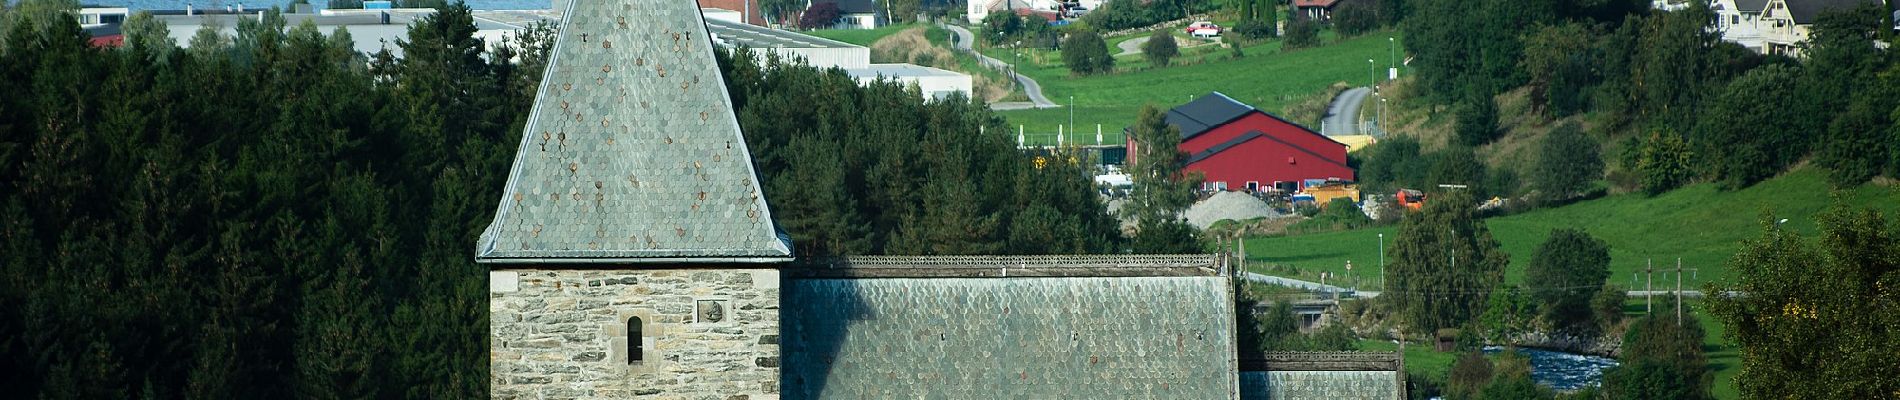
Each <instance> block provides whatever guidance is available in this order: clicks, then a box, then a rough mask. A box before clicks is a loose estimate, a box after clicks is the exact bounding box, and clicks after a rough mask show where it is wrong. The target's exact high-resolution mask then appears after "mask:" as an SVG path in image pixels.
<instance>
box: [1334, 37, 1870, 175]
mask: <svg viewBox="0 0 1900 400" xmlns="http://www.w3.org/2000/svg"><path fill="white" fill-rule="evenodd" d="M1387 1H1388V2H1402V4H1403V6H1402V7H1396V8H1388V7H1380V9H1381V10H1382V11H1384V10H1388V9H1391V10H1397V11H1396V12H1397V13H1400V14H1401V15H1400V16H1398V17H1397V18H1381V20H1397V21H1401V22H1399V23H1397V26H1399V27H1400V28H1401V29H1403V30H1404V32H1405V34H1406V37H1407V40H1406V41H1405V44H1404V46H1405V48H1406V53H1407V54H1410V55H1412V56H1413V57H1415V59H1414V60H1413V62H1412V63H1411V67H1412V69H1413V70H1415V71H1416V79H1417V82H1416V83H1417V85H1415V86H1417V87H1418V92H1419V94H1420V95H1421V96H1422V98H1424V99H1425V100H1426V101H1425V102H1426V103H1428V104H1431V105H1432V107H1433V109H1434V110H1438V111H1441V112H1442V113H1443V115H1447V116H1450V117H1451V118H1450V121H1449V123H1450V124H1451V125H1453V126H1452V129H1451V131H1452V134H1451V135H1450V136H1451V138H1450V140H1448V142H1449V143H1448V145H1446V146H1444V147H1443V148H1442V149H1440V150H1436V151H1430V152H1423V153H1421V151H1420V150H1419V144H1418V143H1417V142H1416V141H1412V140H1403V139H1402V140H1393V141H1387V143H1384V144H1381V145H1378V146H1373V148H1371V149H1369V150H1367V151H1365V152H1362V153H1365V154H1363V155H1361V156H1360V157H1361V158H1362V160H1363V162H1362V164H1361V167H1362V171H1363V172H1364V174H1363V175H1364V176H1363V179H1362V180H1363V181H1366V182H1368V183H1371V184H1373V185H1375V186H1379V185H1389V186H1405V187H1429V186H1432V185H1434V184H1438V183H1462V184H1469V185H1472V187H1473V188H1474V190H1475V191H1476V192H1477V193H1479V194H1481V195H1483V196H1506V197H1511V196H1519V195H1524V194H1535V195H1536V196H1535V197H1540V198H1542V199H1544V200H1549V201H1563V200H1567V199H1570V198H1573V197H1575V196H1579V195H1584V194H1585V192H1589V191H1591V190H1592V188H1590V186H1591V184H1592V183H1593V181H1595V180H1596V179H1598V178H1602V179H1604V181H1605V184H1606V185H1607V186H1608V189H1610V190H1615V191H1642V192H1646V193H1649V194H1657V193H1662V192H1666V191H1669V190H1671V189H1674V188H1677V187H1680V186H1682V185H1684V184H1688V183H1692V182H1699V181H1709V182H1718V183H1720V184H1722V186H1723V187H1725V188H1729V189H1734V188H1741V187H1747V186H1749V185H1752V184H1754V183H1756V182H1760V181H1762V180H1764V179H1767V178H1770V177H1773V176H1775V175H1777V174H1779V173H1781V172H1782V171H1784V170H1786V169H1787V168H1789V167H1792V166H1794V165H1796V164H1800V163H1803V162H1812V163H1813V164H1814V165H1817V166H1819V167H1822V168H1825V169H1826V170H1827V171H1829V174H1828V176H1829V180H1830V181H1831V182H1832V183H1833V184H1835V185H1836V186H1837V187H1852V186H1856V185H1859V184H1861V183H1864V182H1867V181H1869V180H1871V179H1873V178H1874V177H1876V176H1881V175H1885V176H1887V177H1894V176H1896V175H1900V130H1896V128H1895V125H1894V124H1893V121H1894V118H1896V116H1900V114H1896V111H1900V63H1896V61H1897V60H1896V58H1895V55H1894V52H1893V51H1892V50H1890V49H1889V48H1886V47H1884V46H1883V45H1881V44H1880V41H1882V40H1885V41H1887V42H1891V40H1892V31H1891V30H1887V29H1880V28H1881V27H1883V26H1889V25H1891V21H1890V20H1889V16H1888V13H1887V12H1886V10H1885V8H1883V7H1881V6H1880V4H1879V2H1866V3H1861V5H1860V6H1858V7H1844V8H1839V9H1833V10H1830V11H1827V12H1824V13H1822V14H1820V16H1819V17H1818V19H1817V21H1816V22H1815V23H1814V25H1813V35H1812V37H1811V38H1810V39H1809V40H1808V41H1807V42H1806V43H1805V44H1804V45H1803V46H1801V47H1800V48H1799V49H1798V50H1799V51H1800V53H1799V54H1798V55H1795V56H1790V55H1780V54H1768V55H1763V54H1758V53H1756V52H1755V51H1753V50H1750V49H1747V48H1744V47H1742V46H1741V45H1738V44H1735V43H1732V42H1727V41H1724V40H1722V38H1721V31H1720V30H1718V29H1715V26H1714V25H1713V24H1712V22H1713V21H1715V20H1716V14H1715V13H1714V11H1712V10H1711V9H1710V8H1709V7H1708V5H1707V4H1702V3H1701V2H1688V4H1687V5H1686V8H1685V9H1683V10H1678V11H1672V12H1663V11H1657V10H1651V9H1650V8H1649V4H1648V2H1647V1H1637V0H1536V1H1501V0H1500V1H1479V2H1475V3H1473V2H1466V1H1451V0H1387ZM1508 92H1522V93H1527V94H1528V95H1527V97H1528V99H1529V103H1530V105H1529V109H1530V110H1529V112H1530V113H1534V114H1536V115H1535V116H1534V117H1532V118H1530V119H1531V120H1533V121H1536V122H1537V123H1552V122H1555V123H1558V125H1557V126H1558V128H1557V129H1556V130H1558V131H1565V132H1562V133H1561V134H1556V135H1552V136H1554V138H1550V139H1549V140H1548V141H1550V142H1557V143H1541V144H1540V145H1541V147H1539V148H1538V149H1536V150H1533V151H1537V152H1538V153H1539V154H1536V155H1534V156H1533V157H1535V158H1540V159H1557V160H1556V161H1553V162H1550V163H1543V162H1542V161H1541V160H1539V161H1533V163H1541V164H1544V165H1536V166H1532V167H1528V168H1520V169H1513V170H1501V169H1487V165H1484V164H1482V163H1477V162H1475V161H1477V159H1476V158H1475V157H1473V156H1472V154H1471V153H1472V152H1473V151H1474V150H1477V149H1481V148H1483V147H1484V146H1487V145H1489V144H1492V143H1494V142H1495V141H1497V140H1499V139H1500V138H1501V137H1502V136H1505V135H1508V134H1513V133H1514V132H1513V130H1515V129H1517V128H1514V127H1507V126H1504V125H1502V124H1501V123H1500V121H1501V120H1502V119H1503V118H1502V117H1505V116H1500V115H1499V113H1500V109H1499V100H1498V99H1499V98H1501V96H1505V95H1506V93H1508ZM1520 121H1521V119H1520ZM1579 134H1581V136H1582V138H1579ZM1584 138H1587V139H1588V140H1579V139H1584ZM1598 152H1601V156H1600V158H1598V157H1599V156H1598V155H1597V153H1598ZM1579 153H1589V154H1584V155H1585V156H1587V157H1584V158H1583V159H1581V160H1579V159H1576V155H1578V154H1579ZM1566 163H1575V164H1576V165H1582V166H1584V167H1582V168H1569V169H1566V168H1561V166H1562V164H1566ZM1489 167H1496V166H1489ZM1531 192H1540V193H1531ZM1599 193H1600V192H1599Z"/></svg>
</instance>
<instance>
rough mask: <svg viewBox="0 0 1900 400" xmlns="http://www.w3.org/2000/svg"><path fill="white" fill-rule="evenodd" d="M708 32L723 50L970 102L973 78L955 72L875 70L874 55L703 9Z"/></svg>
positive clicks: (894, 66)
mask: <svg viewBox="0 0 1900 400" xmlns="http://www.w3.org/2000/svg"><path fill="white" fill-rule="evenodd" d="M703 14H705V16H706V29H707V30H708V31H709V32H711V33H712V36H713V40H714V41H715V43H718V44H720V45H722V46H745V47H748V48H751V49H752V50H753V51H755V52H757V54H759V55H760V56H765V55H767V54H774V55H777V56H779V57H781V58H786V59H798V60H804V61H805V63H806V64H810V65H811V66H814V67H818V68H838V69H843V70H844V72H845V73H846V74H849V75H851V77H852V78H856V79H857V80H858V82H859V83H861V84H869V83H871V82H874V81H877V80H878V79H885V80H892V81H898V82H903V83H904V84H906V85H915V86H916V87H917V90H918V91H919V92H921V94H922V95H923V96H924V98H926V99H941V98H945V97H948V96H950V94H952V93H962V94H963V95H964V97H966V98H967V97H969V96H970V94H971V93H973V90H972V87H973V86H975V84H974V81H973V80H972V79H971V78H970V75H968V74H963V73H960V72H956V71H949V70H943V69H938V68H931V67H926V66H921V65H912V64H872V63H871V49H868V48H865V47H864V46H859V45H854V44H850V43H845V42H840V41H836V40H831V39H825V38H821V37H817V36H811V35H806V34H801V33H797V32H790V31H783V30H777V29H771V28H763V27H758V26H753V25H748V24H744V23H741V22H739V21H740V18H741V17H742V16H741V15H740V14H739V13H738V12H736V11H727V10H719V9H705V10H703Z"/></svg>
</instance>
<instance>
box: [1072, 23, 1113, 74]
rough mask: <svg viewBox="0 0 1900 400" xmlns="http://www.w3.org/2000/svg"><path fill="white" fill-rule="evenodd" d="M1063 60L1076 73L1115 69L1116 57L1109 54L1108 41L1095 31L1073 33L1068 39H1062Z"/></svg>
mask: <svg viewBox="0 0 1900 400" xmlns="http://www.w3.org/2000/svg"><path fill="white" fill-rule="evenodd" d="M1062 62H1063V63H1065V64H1068V65H1069V72H1073V73H1075V74H1076V75H1090V74H1096V73H1107V72H1110V71H1114V70H1115V57H1113V56H1110V55H1109V52H1108V42H1105V41H1103V40H1102V35H1098V34H1096V33H1095V32H1081V33H1075V34H1071V35H1069V39H1068V40H1064V41H1062Z"/></svg>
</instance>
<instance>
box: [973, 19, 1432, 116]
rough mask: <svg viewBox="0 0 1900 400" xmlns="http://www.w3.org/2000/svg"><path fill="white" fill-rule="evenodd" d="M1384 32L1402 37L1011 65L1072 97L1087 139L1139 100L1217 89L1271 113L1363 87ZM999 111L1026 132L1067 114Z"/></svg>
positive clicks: (1040, 56)
mask: <svg viewBox="0 0 1900 400" xmlns="http://www.w3.org/2000/svg"><path fill="white" fill-rule="evenodd" d="M1388 37H1395V38H1400V39H1403V38H1402V37H1399V33H1398V32H1397V31H1378V32H1373V33H1369V34H1366V35H1364V36H1360V37H1356V38H1351V39H1347V40H1345V41H1340V42H1337V43H1333V42H1332V39H1331V38H1330V37H1328V38H1327V41H1328V42H1329V44H1327V45H1325V46H1322V47H1317V48H1308V49H1300V50H1295V51H1289V52H1281V51H1280V42H1279V41H1278V40H1273V41H1266V42H1264V43H1259V44H1255V45H1252V46H1247V47H1244V48H1243V49H1242V50H1243V51H1244V52H1245V53H1246V56H1245V57H1242V58H1240V59H1238V60H1235V59H1231V58H1230V57H1229V53H1228V50H1227V49H1225V48H1215V47H1214V46H1208V47H1204V48H1200V49H1193V50H1188V49H1184V50H1183V51H1182V53H1183V54H1184V57H1183V58H1182V59H1179V60H1176V63H1177V65H1174V66H1170V67H1167V68H1161V69H1149V68H1147V64H1146V62H1145V61H1142V60H1141V56H1140V55H1139V54H1136V55H1132V56H1124V57H1120V58H1117V60H1116V71H1117V72H1115V73H1113V74H1109V75H1098V76H1088V77H1071V76H1070V75H1069V71H1068V69H1067V67H1065V66H1063V65H1062V60H1061V56H1060V55H1059V54H1056V53H1055V52H1047V51H1044V52H1027V53H1025V54H1023V55H1022V56H1021V60H1022V62H1021V63H1020V64H1019V66H1018V68H1019V69H1020V71H1021V72H1022V73H1023V74H1024V75H1028V76H1029V77H1031V78H1035V79H1036V81H1037V82H1039V83H1041V84H1042V86H1043V91H1044V94H1045V95H1047V96H1048V97H1049V99H1050V100H1052V101H1056V102H1058V103H1064V104H1067V103H1068V102H1069V96H1075V105H1076V109H1075V123H1076V125H1077V126H1080V127H1083V129H1081V130H1082V133H1081V134H1078V135H1076V136H1075V137H1074V138H1076V139H1082V140H1083V141H1084V142H1092V141H1094V140H1095V125H1096V124H1101V125H1102V129H1103V131H1105V132H1107V131H1120V130H1121V128H1122V127H1124V126H1127V125H1128V124H1130V123H1133V122H1134V119H1135V113H1136V111H1138V110H1140V108H1141V105H1142V104H1148V103H1153V104H1155V105H1156V106H1157V107H1163V108H1166V107H1173V106H1175V105H1179V104H1181V103H1185V102H1187V101H1189V100H1192V99H1194V98H1195V97H1199V96H1201V95H1205V94H1207V93H1208V92H1211V91H1217V90H1218V91H1220V92H1222V93H1226V94H1227V95H1229V96H1233V97H1234V98H1235V99H1238V100H1240V101H1243V102H1247V103H1249V104H1252V105H1253V106H1254V107H1257V108H1260V109H1263V110H1269V111H1273V112H1276V113H1277V112H1279V110H1280V109H1281V108H1282V106H1284V105H1285V104H1287V103H1288V102H1292V101H1296V100H1298V99H1300V98H1301V97H1304V96H1306V95H1307V94H1310V93H1313V92H1317V91H1320V90H1324V89H1325V88H1326V87H1327V86H1328V85H1331V84H1333V83H1334V82H1342V81H1343V82H1347V83H1349V84H1351V85H1354V86H1364V85H1366V84H1368V83H1370V82H1371V80H1372V78H1373V74H1374V72H1373V70H1372V66H1371V65H1369V64H1368V63H1367V62H1366V60H1367V59H1372V60H1375V62H1376V64H1377V66H1378V68H1379V69H1380V70H1379V72H1378V73H1379V74H1381V75H1383V74H1384V70H1383V69H1384V68H1385V67H1386V65H1387V64H1388V63H1390V60H1389V59H1390V58H1391V53H1390V48H1389V46H1390V45H1391V43H1392V42H1389V41H1387V40H1386V38H1388ZM1112 39H1119V38H1111V40H1112ZM1195 50H1199V51H1195ZM986 53H987V54H989V55H990V56H992V57H996V58H998V59H1001V60H1003V61H1005V62H1016V60H1017V56H1016V54H1015V53H1012V52H1010V51H1009V49H991V50H988V51H986ZM1180 64H1187V65H1180ZM1000 114H1002V115H1003V116H1004V117H1005V118H1007V119H1008V120H1009V122H1010V123H1011V124H1022V125H1026V126H1027V130H1028V131H1030V132H1032V133H1033V132H1043V133H1054V132H1055V130H1056V126H1057V125H1059V124H1066V123H1068V119H1069V110H1068V109H1067V108H1056V109H1046V110H1021V111H1005V112H1001V113H1000ZM1111 141H1112V140H1111Z"/></svg>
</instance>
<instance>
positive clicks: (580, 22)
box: [476, 0, 792, 264]
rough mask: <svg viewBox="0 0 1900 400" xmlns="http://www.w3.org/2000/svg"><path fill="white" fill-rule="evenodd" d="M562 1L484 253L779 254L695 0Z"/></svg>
mask: <svg viewBox="0 0 1900 400" xmlns="http://www.w3.org/2000/svg"><path fill="white" fill-rule="evenodd" d="M555 1H568V2H569V3H568V7H567V8H566V12H565V14H564V15H563V18H562V26H561V29H560V32H559V33H558V34H557V36H556V39H555V45H554V51H553V52H552V54H551V55H550V57H549V60H548V69H547V73H546V74H545V75H544V76H543V77H542V79H541V84H540V87H539V89H537V91H536V93H537V94H536V95H535V100H534V106H533V109H532V111H531V112H530V114H529V119H528V122H527V124H526V127H525V128H524V130H523V132H522V138H521V145H520V148H519V150H517V152H516V154H515V161H514V164H513V167H512V168H511V169H510V170H509V174H508V184H507V187H506V188H505V190H504V192H503V193H502V199H501V202H500V205H499V206H498V208H497V209H496V212H495V220H494V222H493V223H491V224H490V225H489V226H488V228H487V229H486V230H485V231H483V232H482V236H481V239H480V240H479V242H478V243H477V247H476V261H477V262H483V263H505V264H519V263H651V262H667V263H681V262H718V263H725V262H784V261H789V260H790V259H791V255H792V252H791V246H790V244H789V243H787V242H788V240H786V239H785V238H784V237H783V236H782V235H780V234H779V233H778V231H777V229H776V226H775V225H774V224H773V222H772V215H771V211H770V208H769V207H767V205H766V201H765V197H764V194H763V192H762V191H761V190H760V185H759V182H758V173H757V172H756V171H755V170H754V167H753V165H752V157H751V154H750V152H749V151H748V150H747V149H746V144H745V137H744V136H743V135H742V134H741V132H740V128H739V122H738V118H737V117H736V115H735V114H734V113H733V110H732V106H731V97H729V96H728V94H727V91H726V87H725V84H724V78H723V77H722V76H721V75H720V72H719V68H718V65H717V64H716V62H715V61H714V59H713V53H712V52H713V45H712V40H711V35H709V34H707V31H706V22H705V20H704V17H703V16H701V15H700V10H699V7H698V6H697V3H694V2H681V1H674V0H615V1H579V0H555Z"/></svg>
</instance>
